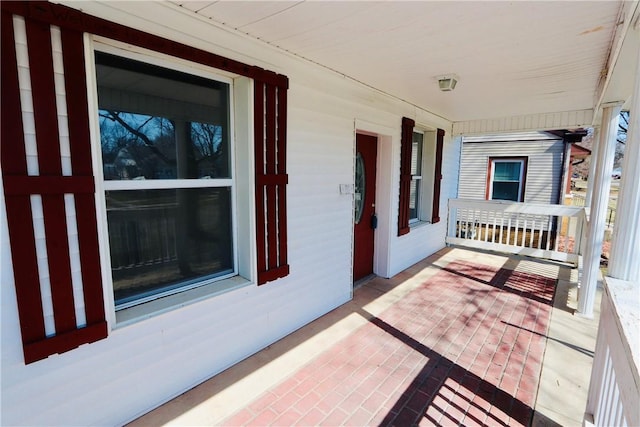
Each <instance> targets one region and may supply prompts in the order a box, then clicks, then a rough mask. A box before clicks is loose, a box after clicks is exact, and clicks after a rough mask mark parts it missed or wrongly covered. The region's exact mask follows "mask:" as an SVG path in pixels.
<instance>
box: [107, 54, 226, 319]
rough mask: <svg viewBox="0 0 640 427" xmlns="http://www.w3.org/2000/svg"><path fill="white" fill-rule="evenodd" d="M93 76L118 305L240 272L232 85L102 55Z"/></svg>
mask: <svg viewBox="0 0 640 427" xmlns="http://www.w3.org/2000/svg"><path fill="white" fill-rule="evenodd" d="M96 77H97V86H98V108H99V110H98V119H99V125H100V145H101V151H102V168H103V174H104V179H105V183H104V186H105V189H106V191H105V198H106V209H107V225H108V232H109V247H110V255H111V271H112V278H113V288H114V296H115V303H116V308H118V309H120V308H124V307H128V306H131V305H134V304H137V303H139V302H144V301H148V300H150V299H151V298H155V297H160V296H164V295H168V294H170V293H174V292H178V291H181V290H184V289H190V288H191V287H194V286H199V285H201V284H204V283H210V282H211V281H212V279H214V278H217V277H221V276H225V275H227V274H231V273H234V272H235V265H234V242H233V231H232V230H233V207H232V203H231V201H232V192H233V185H234V183H233V179H232V176H231V175H232V174H231V167H230V164H231V157H230V152H231V150H230V132H229V126H230V125H229V124H230V110H231V109H230V104H229V96H230V86H229V84H227V83H224V82H220V81H216V80H212V79H205V78H202V77H199V76H196V75H191V74H186V73H183V72H178V71H175V70H171V69H167V68H162V67H158V66H155V65H150V64H146V63H143V62H139V61H134V60H131V59H127V58H123V57H118V56H114V55H110V54H105V53H101V52H96ZM222 179H223V180H224V181H221V180H222ZM157 180H165V181H163V182H159V181H157ZM167 180H168V181H167ZM113 181H119V182H113ZM116 184H117V185H116ZM167 187H170V188H167Z"/></svg>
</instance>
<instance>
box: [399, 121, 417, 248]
mask: <svg viewBox="0 0 640 427" xmlns="http://www.w3.org/2000/svg"><path fill="white" fill-rule="evenodd" d="M415 124H416V122H415V121H414V120H412V119H409V118H407V117H403V118H402V138H401V140H400V204H399V206H398V236H402V235H404V234H407V233H408V232H409V230H410V228H409V196H410V195H409V192H410V191H411V146H412V143H413V127H414V126H415Z"/></svg>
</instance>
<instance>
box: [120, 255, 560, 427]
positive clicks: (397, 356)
mask: <svg viewBox="0 0 640 427" xmlns="http://www.w3.org/2000/svg"><path fill="white" fill-rule="evenodd" d="M456 251H457V252H456ZM449 252H450V250H448V249H447V250H444V251H441V252H440V253H439V254H436V255H435V256H434V257H431V258H430V259H427V260H425V261H423V262H421V263H418V264H416V266H413V267H411V268H410V269H408V270H405V271H404V272H403V273H400V274H399V275H397V276H396V277H394V278H392V279H382V278H375V279H373V280H370V281H369V282H367V283H365V284H364V285H362V286H361V287H360V288H358V289H357V290H356V291H355V295H354V301H352V302H350V303H349V304H346V305H345V306H342V307H341V308H340V309H338V310H336V311H334V312H332V313H330V314H329V315H327V316H324V317H323V318H326V319H324V320H323V318H321V319H319V320H318V321H316V322H313V323H312V324H311V325H309V326H307V327H305V328H309V330H310V331H311V332H305V331H303V330H304V329H305V328H303V330H300V331H298V332H296V333H295V334H292V336H293V338H290V337H292V336H289V337H287V338H285V340H287V339H293V340H294V343H293V344H287V345H285V349H286V350H287V351H286V353H291V352H292V351H302V350H296V347H298V346H299V345H300V344H301V342H302V341H304V340H306V339H307V338H295V335H296V334H302V335H301V336H305V334H311V335H316V334H320V333H321V331H323V332H324V331H325V330H326V329H331V328H330V326H332V325H333V326H335V324H336V323H338V321H339V319H342V320H344V319H345V317H346V313H349V312H350V315H353V314H356V315H357V316H358V318H359V319H360V323H356V324H354V323H353V322H351V323H352V325H351V326H349V327H347V330H346V332H345V331H343V332H342V333H341V334H338V336H339V339H337V340H336V341H333V342H330V343H329V344H328V345H324V346H323V347H322V348H321V349H320V350H316V351H315V352H314V353H313V355H312V356H309V357H308V358H307V359H306V360H305V362H304V363H300V364H299V367H296V368H295V369H293V370H292V371H291V372H289V373H287V374H286V375H284V376H282V377H281V378H280V379H278V380H275V381H272V383H271V384H269V385H268V386H267V387H266V388H264V390H262V391H261V392H259V394H255V393H254V395H253V396H251V397H249V398H248V399H247V398H246V396H245V398H244V399H243V398H242V396H241V394H238V393H236V396H235V399H232V400H227V403H226V404H225V403H224V402H222V401H221V402H219V403H210V402H207V400H208V399H210V398H211V399H215V397H216V396H215V394H217V393H220V394H222V393H223V392H224V391H228V390H225V388H226V387H227V385H220V384H218V385H207V383H208V382H207V383H204V384H203V385H201V386H198V387H196V388H195V389H193V390H191V391H189V392H188V393H186V394H185V395H182V396H180V397H179V398H177V399H174V400H173V401H171V402H169V403H168V404H166V405H163V406H162V407H160V408H158V409H157V410H155V411H153V412H151V413H149V414H147V415H146V416H144V417H142V418H140V419H138V420H136V422H134V423H133V424H137V425H150V424H153V425H158V424H164V423H171V424H208V425H212V424H215V425H229V426H238V425H250V426H266V425H283V426H289V425H309V426H311V425H328V426H336V425H354V426H364V425H367V426H369V425H385V426H386V425H396V426H411V425H465V426H474V425H489V426H514V425H516V426H519V425H525V426H528V425H530V424H531V421H532V417H533V408H534V404H535V401H536V394H537V391H538V385H539V379H540V373H541V368H542V361H543V355H544V351H545V346H546V336H545V335H546V333H547V330H548V327H549V319H550V315H551V310H552V299H553V295H554V290H555V284H556V282H557V280H558V276H559V275H562V274H564V273H563V271H564V270H568V269H566V268H564V267H558V266H556V265H549V264H537V263H536V262H535V261H534V262H532V261H522V260H518V259H514V258H513V257H511V258H509V257H506V256H495V255H489V254H483V253H477V252H469V251H462V252H463V253H464V255H465V256H462V257H460V253H462V252H461V251H460V250H459V249H457V250H454V252H456V255H455V256H451V254H450V253H449ZM469 254H471V255H469ZM382 300H384V301H385V303H384V305H383V306H382V308H381V306H380V303H379V301H382ZM376 301H378V305H375V304H374V303H376ZM332 316H333V317H334V318H333V319H332ZM318 322H320V323H319V324H318V325H315V327H314V324H315V323H318ZM322 322H325V323H326V322H329V323H327V324H325V325H323V324H322ZM354 325H355V326H354ZM283 341H284V340H283ZM325 344H326V341H325ZM277 345H278V343H276V344H274V347H276V346H277ZM266 351H269V350H266ZM261 353H262V352H261ZM261 353H258V354H257V355H256V356H253V358H256V357H257V358H258V359H257V360H258V361H256V360H254V361H253V362H248V363H249V364H251V363H253V364H254V365H256V364H257V365H258V367H251V368H246V369H245V368H243V367H242V366H239V365H236V367H234V368H231V371H232V370H234V369H236V370H237V371H238V372H236V373H235V374H230V375H231V377H230V378H229V379H227V380H224V379H223V382H225V381H240V382H242V381H245V382H246V380H247V378H248V377H250V376H251V375H252V374H253V371H254V369H255V370H257V369H267V368H269V367H268V366H267V365H269V364H271V362H270V360H271V359H268V360H266V359H264V355H262V356H261V355H260V354H261ZM284 353H285V351H284V350H277V354H276V355H275V356H282V354H284ZM289 356H290V357H291V359H290V360H292V361H293V360H296V358H295V356H291V355H289ZM261 357H262V359H261ZM269 357H271V356H269ZM248 360H251V358H250V359H248ZM244 363H247V361H245V362H242V363H241V364H240V365H242V364H244ZM247 366H248V365H247ZM225 374H226V373H223V374H221V375H222V376H224V375H225ZM219 377H220V376H219ZM237 377H240V379H238V378H237ZM267 377H268V378H271V377H272V375H270V374H269V375H267ZM267 377H263V378H267ZM216 378H218V377H214V378H213V379H212V380H210V381H213V382H215V380H216ZM231 378H236V379H235V380H234V379H231ZM254 381H256V379H255V378H254ZM258 381H259V380H258ZM255 385H256V384H254V386H255ZM261 385H262V386H263V385H264V384H261ZM255 388H256V387H251V386H249V387H248V388H246V387H245V390H252V391H253V390H255ZM238 400H240V402H238ZM231 401H233V405H232V406H234V407H235V408H234V409H232V410H230V408H229V404H228V402H231ZM176 412H180V414H176ZM185 413H186V414H187V415H185ZM194 417H195V418H194ZM198 417H199V418H198Z"/></svg>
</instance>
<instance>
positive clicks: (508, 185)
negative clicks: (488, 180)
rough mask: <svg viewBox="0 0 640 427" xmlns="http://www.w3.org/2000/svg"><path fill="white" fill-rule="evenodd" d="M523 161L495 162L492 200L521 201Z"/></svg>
mask: <svg viewBox="0 0 640 427" xmlns="http://www.w3.org/2000/svg"><path fill="white" fill-rule="evenodd" d="M521 178H522V161H494V162H493V183H492V188H491V189H492V193H491V198H492V199H493V200H512V201H514V202H518V201H520V194H521V185H522V182H521Z"/></svg>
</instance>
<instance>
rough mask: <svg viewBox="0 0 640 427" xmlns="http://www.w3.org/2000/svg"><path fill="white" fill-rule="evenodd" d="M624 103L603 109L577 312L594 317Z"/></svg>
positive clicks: (610, 105) (609, 105)
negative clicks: (619, 122)
mask: <svg viewBox="0 0 640 427" xmlns="http://www.w3.org/2000/svg"><path fill="white" fill-rule="evenodd" d="M621 107H622V103H620V102H618V103H614V104H608V105H606V106H605V107H604V108H603V109H602V127H601V131H600V138H599V139H600V140H599V142H598V152H597V162H598V163H597V170H596V171H595V174H594V176H593V178H594V181H593V186H594V187H593V188H594V190H593V195H592V203H591V210H590V216H589V228H588V229H587V242H586V250H585V255H584V273H583V276H582V283H581V285H580V290H579V292H578V312H579V313H580V314H581V315H582V316H585V317H593V306H594V301H595V297H596V290H597V285H598V269H599V268H600V254H601V251H602V242H603V240H604V224H605V216H606V214H607V206H608V204H609V190H610V187H611V170H612V169H613V157H614V154H615V149H616V137H617V132H618V115H619V114H620V109H621ZM589 178H591V177H589Z"/></svg>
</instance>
